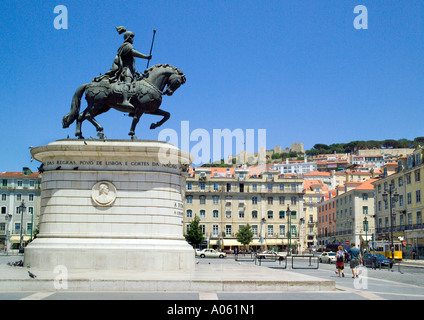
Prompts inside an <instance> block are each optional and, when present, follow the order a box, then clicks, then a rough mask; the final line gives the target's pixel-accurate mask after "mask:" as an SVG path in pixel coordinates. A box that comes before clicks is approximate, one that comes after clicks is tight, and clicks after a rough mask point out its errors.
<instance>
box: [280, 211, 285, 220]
mask: <svg viewBox="0 0 424 320" xmlns="http://www.w3.org/2000/svg"><path fill="white" fill-rule="evenodd" d="M279 216H280V219H284V218H285V216H286V213H285V212H284V211H280V212H279Z"/></svg>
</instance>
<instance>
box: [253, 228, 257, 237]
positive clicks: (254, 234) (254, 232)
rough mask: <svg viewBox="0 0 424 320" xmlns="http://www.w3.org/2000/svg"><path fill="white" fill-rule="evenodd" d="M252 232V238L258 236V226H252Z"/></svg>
mask: <svg viewBox="0 0 424 320" xmlns="http://www.w3.org/2000/svg"><path fill="white" fill-rule="evenodd" d="M252 232H253V236H254V237H257V236H258V226H257V225H253V226H252Z"/></svg>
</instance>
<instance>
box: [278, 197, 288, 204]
mask: <svg viewBox="0 0 424 320" xmlns="http://www.w3.org/2000/svg"><path fill="white" fill-rule="evenodd" d="M278 200H279V203H280V204H284V202H285V201H286V198H285V197H279V198H278Z"/></svg>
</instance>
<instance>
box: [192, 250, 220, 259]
mask: <svg viewBox="0 0 424 320" xmlns="http://www.w3.org/2000/svg"><path fill="white" fill-rule="evenodd" d="M196 256H198V257H200V258H221V259H222V258H225V257H226V256H227V254H226V253H225V252H220V251H216V250H215V249H203V250H202V251H196Z"/></svg>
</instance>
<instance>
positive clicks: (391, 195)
mask: <svg viewBox="0 0 424 320" xmlns="http://www.w3.org/2000/svg"><path fill="white" fill-rule="evenodd" d="M383 200H384V202H386V203H387V202H389V209H390V236H391V242H392V244H391V246H392V248H391V251H392V260H393V262H394V261H395V246H394V244H393V203H395V202H398V200H399V194H398V193H397V192H396V190H395V187H394V185H393V184H390V186H389V189H388V190H387V189H386V190H384V193H383Z"/></svg>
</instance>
